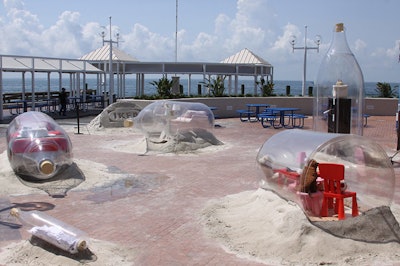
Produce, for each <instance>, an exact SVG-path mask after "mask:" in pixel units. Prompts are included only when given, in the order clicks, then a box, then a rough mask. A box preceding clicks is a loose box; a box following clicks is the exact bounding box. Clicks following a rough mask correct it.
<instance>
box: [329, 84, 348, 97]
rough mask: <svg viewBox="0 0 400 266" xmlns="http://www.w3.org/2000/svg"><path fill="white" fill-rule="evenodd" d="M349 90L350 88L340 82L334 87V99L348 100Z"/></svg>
mask: <svg viewBox="0 0 400 266" xmlns="http://www.w3.org/2000/svg"><path fill="white" fill-rule="evenodd" d="M347 88H348V86H347V85H345V84H343V82H342V81H341V80H338V81H337V82H336V84H335V85H333V89H332V95H333V98H347V94H348V93H347Z"/></svg>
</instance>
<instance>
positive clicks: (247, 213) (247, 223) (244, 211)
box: [203, 189, 400, 265]
mask: <svg viewBox="0 0 400 266" xmlns="http://www.w3.org/2000/svg"><path fill="white" fill-rule="evenodd" d="M396 210H397V214H398V209H396ZM394 213H395V212H394ZM395 214H396V213H395ZM370 217H373V216H365V217H364V219H366V220H367V221H368V220H369V218H370ZM203 218H204V220H203V221H204V225H205V229H206V232H207V234H208V235H209V237H211V238H215V239H216V240H218V241H219V242H221V243H222V245H223V246H224V248H225V249H226V250H227V251H228V252H231V253H235V254H237V255H238V256H240V257H247V258H249V259H251V260H255V261H261V262H263V263H267V264H272V265H283V264H286V265H287V264H293V265H310V264H312V265H317V264H319V265H323V264H339V265H345V264H346V265H371V264H376V265H385V264H386V265H392V264H393V261H397V262H400V257H399V256H398V254H400V245H399V243H398V242H389V243H384V244H382V243H381V244H377V243H368V242H363V241H355V240H351V239H345V238H339V237H335V236H333V235H331V234H329V233H326V232H324V231H323V230H321V229H320V228H318V227H316V226H314V225H312V224H311V223H310V222H309V221H308V219H307V218H306V216H305V215H304V213H303V212H302V210H301V208H300V207H299V206H297V205H296V204H295V203H293V202H287V201H285V200H283V199H282V198H280V197H279V196H278V195H276V194H275V193H273V192H271V191H267V190H264V189H258V190H256V191H245V192H242V193H239V194H235V195H229V196H227V197H224V198H222V199H219V200H214V201H212V202H210V203H209V205H208V206H207V207H206V208H205V209H204V210H203ZM372 219H375V218H372ZM349 221H350V219H349ZM374 222H375V223H377V221H376V220H375V221H374ZM380 223H385V220H384V219H382V220H380ZM366 224H368V222H367V223H366ZM364 225H365V224H364ZM375 225H376V224H375ZM358 226H362V225H358ZM370 226H372V228H371V227H370V228H369V229H370V230H369V232H373V231H374V230H375V229H377V228H376V227H375V228H374V227H373V226H374V224H373V223H370ZM364 229H366V228H364ZM365 231H366V232H368V230H365Z"/></svg>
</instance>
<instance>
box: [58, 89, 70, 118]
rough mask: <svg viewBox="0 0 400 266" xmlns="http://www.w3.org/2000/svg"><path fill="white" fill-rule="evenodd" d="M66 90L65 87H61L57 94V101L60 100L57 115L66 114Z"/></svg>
mask: <svg viewBox="0 0 400 266" xmlns="http://www.w3.org/2000/svg"><path fill="white" fill-rule="evenodd" d="M67 97H68V95H67V92H66V91H65V88H62V89H61V92H60V94H59V101H60V106H61V107H60V111H59V112H58V114H59V115H61V113H62V115H63V116H65V115H66V111H67Z"/></svg>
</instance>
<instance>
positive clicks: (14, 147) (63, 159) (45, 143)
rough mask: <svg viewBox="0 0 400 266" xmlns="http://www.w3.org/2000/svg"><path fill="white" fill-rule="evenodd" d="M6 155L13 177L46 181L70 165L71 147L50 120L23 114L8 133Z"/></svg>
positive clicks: (30, 113)
mask: <svg viewBox="0 0 400 266" xmlns="http://www.w3.org/2000/svg"><path fill="white" fill-rule="evenodd" d="M7 146H8V148H7V155H8V159H9V161H10V164H11V167H12V169H13V170H14V172H15V173H17V174H19V175H22V176H28V177H33V178H36V179H40V180H43V179H49V178H51V177H53V176H55V175H56V174H57V173H59V172H60V171H61V169H65V167H64V166H68V165H71V164H72V152H71V150H72V144H71V141H70V139H69V137H68V135H67V133H66V132H65V131H64V130H63V129H62V128H61V126H59V125H58V124H57V123H56V122H55V121H54V120H53V119H52V118H51V117H50V116H48V115H46V114H44V113H41V112H35V111H31V112H26V113H23V114H20V115H19V116H17V117H15V118H14V119H13V120H12V121H11V123H10V124H9V126H8V129H7Z"/></svg>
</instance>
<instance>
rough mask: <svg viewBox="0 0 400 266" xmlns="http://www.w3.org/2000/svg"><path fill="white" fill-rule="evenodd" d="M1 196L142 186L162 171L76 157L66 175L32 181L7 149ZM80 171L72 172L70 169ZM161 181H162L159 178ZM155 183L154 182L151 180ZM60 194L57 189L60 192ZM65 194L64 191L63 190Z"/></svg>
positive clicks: (3, 158) (0, 171) (2, 159)
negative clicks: (14, 165) (133, 170)
mask: <svg viewBox="0 0 400 266" xmlns="http://www.w3.org/2000/svg"><path fill="white" fill-rule="evenodd" d="M0 166H1V168H0V183H1V184H3V185H2V186H0V196H1V195H25V194H33V193H38V192H40V191H44V192H46V193H49V194H51V193H52V192H54V191H57V192H60V191H64V192H65V193H67V192H68V191H69V190H71V189H75V190H96V189H99V188H102V187H113V186H114V185H115V186H119V183H121V182H122V183H124V182H125V181H126V182H129V183H133V184H134V185H136V184H138V183H140V184H142V183H143V184H144V185H141V186H142V187H143V186H145V185H146V184H147V183H151V182H152V180H153V179H154V178H162V179H163V180H164V179H166V177H160V176H162V175H160V174H156V173H154V174H152V173H147V174H144V175H135V174H128V173H123V172H121V171H119V170H118V169H110V168H109V167H107V166H106V165H103V164H99V163H96V162H93V161H88V160H82V159H74V165H73V167H72V169H70V170H67V171H66V173H63V175H64V174H65V179H62V178H59V179H57V180H52V181H50V182H42V183H35V182H28V181H25V180H21V179H20V178H18V176H17V175H15V173H14V171H13V170H12V169H11V166H10V163H9V162H8V158H7V152H3V153H2V154H0ZM71 172H73V173H80V174H78V175H76V176H72V177H71V176H70V175H69V173H71ZM157 184H159V185H160V184H161V183H160V182H158V183H157ZM147 185H151V186H153V184H147ZM56 194H57V193H56ZM59 194H61V192H60V193H59Z"/></svg>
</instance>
